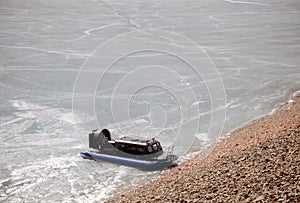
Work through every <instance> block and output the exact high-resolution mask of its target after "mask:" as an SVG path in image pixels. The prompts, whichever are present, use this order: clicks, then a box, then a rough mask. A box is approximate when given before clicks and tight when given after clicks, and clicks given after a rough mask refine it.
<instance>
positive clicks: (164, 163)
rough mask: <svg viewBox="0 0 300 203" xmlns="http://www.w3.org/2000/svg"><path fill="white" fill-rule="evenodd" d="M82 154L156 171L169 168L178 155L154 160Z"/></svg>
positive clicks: (95, 158) (90, 157) (85, 156)
mask: <svg viewBox="0 0 300 203" xmlns="http://www.w3.org/2000/svg"><path fill="white" fill-rule="evenodd" d="M80 155H81V156H82V157H83V158H87V159H92V160H99V161H107V162H110V163H114V164H120V165H125V166H130V167H134V168H138V169H142V170H148V171H155V170H162V169H165V168H168V167H170V166H172V165H173V162H174V161H175V160H177V156H175V155H172V156H169V157H168V158H165V159H152V160H143V159H134V158H128V157H122V156H114V155H110V154H101V153H94V152H89V151H85V152H80Z"/></svg>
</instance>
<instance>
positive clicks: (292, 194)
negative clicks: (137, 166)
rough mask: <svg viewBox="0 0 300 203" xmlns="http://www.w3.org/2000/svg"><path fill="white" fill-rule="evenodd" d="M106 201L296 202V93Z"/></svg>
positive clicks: (299, 189) (299, 150) (299, 118)
mask: <svg viewBox="0 0 300 203" xmlns="http://www.w3.org/2000/svg"><path fill="white" fill-rule="evenodd" d="M108 202H300V97H297V98H295V103H294V104H293V105H292V106H291V107H288V108H285V109H283V110H281V111H280V112H277V113H276V114H274V115H272V116H267V117H265V118H263V119H260V120H258V121H256V122H253V123H252V124H250V125H248V126H246V127H244V128H242V129H239V130H236V131H235V132H233V133H232V134H231V135H230V136H229V137H227V138H226V139H224V140H222V141H220V142H219V143H218V144H216V145H215V146H214V147H213V148H212V149H211V150H210V151H208V152H207V153H204V154H200V155H198V156H196V157H194V158H193V159H191V160H189V161H187V162H185V163H183V164H181V165H180V166H178V167H176V168H174V169H172V171H171V172H170V173H167V174H165V175H163V176H161V177H160V178H159V179H157V180H155V181H152V182H149V183H147V184H146V185H144V186H141V187H139V188H137V189H134V190H132V191H129V192H127V193H125V194H123V195H121V196H118V197H116V198H114V199H111V200H109V201H108Z"/></svg>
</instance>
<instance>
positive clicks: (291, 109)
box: [107, 91, 300, 202]
mask: <svg viewBox="0 0 300 203" xmlns="http://www.w3.org/2000/svg"><path fill="white" fill-rule="evenodd" d="M299 93H300V91H295V92H294V93H293V94H291V96H290V97H289V99H288V100H287V101H286V102H284V103H281V104H279V105H280V106H281V108H279V109H278V110H275V111H274V112H273V114H271V115H266V116H264V117H262V118H259V119H256V120H253V121H251V122H250V123H248V124H245V126H241V127H240V128H238V129H235V130H234V131H232V133H230V135H229V136H226V137H224V138H223V139H221V140H220V141H219V142H217V143H216V144H215V145H214V146H213V147H211V148H210V149H208V150H207V151H206V152H201V153H199V154H198V155H196V156H195V157H193V158H191V159H190V160H187V161H185V162H184V163H182V164H181V165H179V166H178V167H176V168H174V169H172V170H171V171H170V172H169V173H166V174H163V175H161V176H160V177H159V178H158V179H155V180H154V181H151V182H148V183H146V184H145V185H142V186H140V187H138V188H135V189H133V190H131V191H128V192H125V193H124V194H122V195H121V196H117V197H115V198H113V199H110V200H108V201H107V202H128V201H129V202H139V201H140V202H147V201H153V200H155V201H159V199H155V198H156V197H158V196H159V197H163V198H162V199H161V200H160V201H162V202H163V201H165V200H166V199H168V201H171V200H172V198H176V199H177V198H179V199H177V200H178V201H179V200H180V201H187V199H186V198H182V197H181V196H182V194H183V193H184V194H188V195H187V196H193V194H197V191H194V190H192V189H193V188H194V187H196V186H199V185H201V184H205V181H204V183H202V180H201V179H199V180H198V181H199V182H196V183H195V181H194V180H193V179H192V177H194V176H195V174H196V173H197V174H198V173H200V172H201V171H202V170H203V171H207V170H208V169H209V168H211V167H216V166H218V165H220V163H222V161H224V160H227V161H228V162H230V161H231V160H233V159H235V158H236V157H237V156H239V155H240V154H243V153H246V152H245V151H247V150H249V149H251V148H255V147H256V148H257V147H259V146H261V145H264V143H266V142H268V141H269V140H272V139H274V138H276V137H278V136H280V135H281V134H285V133H287V132H289V131H291V130H294V131H295V132H296V133H298V132H299V131H300V130H299V129H300V113H299V112H300V96H299ZM291 99H293V101H291ZM296 138H297V137H296ZM296 138H295V139H296ZM270 142H274V143H275V142H276V140H273V141H270ZM255 150H256V151H257V149H254V152H253V153H255V152H256V151H255ZM248 156H250V155H248ZM248 158H249V157H247V156H246V158H245V160H247V159H248ZM296 158H297V160H296V161H299V165H300V160H298V157H296ZM299 159H300V158H299ZM252 161H253V160H252ZM242 162H243V161H242ZM254 162H255V160H254ZM246 163H247V162H246ZM214 170H216V171H218V169H214ZM249 170H250V171H251V170H254V169H253V168H252V169H251V167H250V168H249ZM297 170H299V167H298V169H297ZM209 173H210V175H209V176H213V175H214V171H209V172H208V174H209ZM270 175H272V174H270ZM298 178H299V181H300V177H298ZM183 179H186V180H185V181H183V182H182V180H183ZM223 179H224V177H223ZM229 180H230V178H228V179H224V180H223V182H224V181H225V182H226V181H229ZM206 181H207V180H206ZM208 182H209V181H208ZM173 186H177V187H176V189H175V190H174V189H173ZM223 186H224V185H223ZM224 187H226V185H225V186H224ZM297 187H298V186H297ZM187 188H189V189H191V190H192V191H194V192H193V194H190V192H189V189H188V190H187ZM206 189H207V190H209V188H206ZM296 189H297V188H296ZM298 190H300V186H299V188H298ZM298 190H297V191H298ZM215 193H216V194H217V193H218V192H217V191H215ZM297 194H298V195H299V196H300V193H297ZM168 197H172V198H168ZM200 197H201V198H200ZM258 197H259V198H258ZM258 197H256V199H257V198H258V200H259V201H260V199H261V198H262V200H263V199H264V198H265V196H263V197H262V195H260V196H258ZM153 198H154V199H153ZM199 198H200V199H201V201H212V200H214V201H217V199H205V198H204V197H202V196H201V195H200V196H199ZM199 198H197V199H198V200H200V199H199ZM203 198H204V199H203ZM249 198H250V197H249ZM249 198H248V200H249ZM190 200H192V199H190ZM223 200H224V199H223ZM228 200H230V199H227V201H228ZM239 200H243V198H242V199H239ZM244 200H247V198H244ZM251 200H252V201H254V200H255V198H252V199H251ZM269 200H271V201H272V200H275V199H272V198H271V199H269ZM299 201H300V199H299Z"/></svg>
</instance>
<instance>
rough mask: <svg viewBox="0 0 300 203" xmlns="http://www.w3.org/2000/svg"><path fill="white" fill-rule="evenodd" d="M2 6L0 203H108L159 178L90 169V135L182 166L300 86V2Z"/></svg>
mask: <svg viewBox="0 0 300 203" xmlns="http://www.w3.org/2000/svg"><path fill="white" fill-rule="evenodd" d="M0 5H1V6H0V18H1V21H0V25H1V29H0V59H1V60H0V86H1V88H0V93H1V98H0V148H1V152H2V153H1V155H0V170H1V172H0V201H6V202H23V201H26V202H37V201H49V202H56V201H63V202H72V201H73V202H93V201H95V200H104V199H106V198H108V197H111V196H113V195H115V194H117V193H120V192H122V191H126V190H128V189H129V188H131V187H133V186H136V185H138V184H140V183H141V182H143V180H145V179H148V180H149V179H151V178H154V177H155V176H156V175H157V174H159V173H160V172H144V171H139V170H136V169H131V168H127V167H123V166H115V165H112V164H109V163H96V162H92V161H87V160H83V159H82V158H81V157H80V156H79V152H80V151H82V150H85V149H86V147H87V133H88V132H89V131H90V130H91V129H94V128H104V127H106V128H109V129H111V130H112V135H113V137H117V136H120V135H133V136H139V137H157V138H158V139H159V140H160V141H161V142H162V144H163V146H164V147H170V146H172V145H173V144H174V145H175V148H174V151H175V153H176V154H178V155H180V157H181V159H182V160H183V159H184V158H185V157H188V155H189V153H190V152H191V151H195V150H197V151H199V150H202V149H204V148H206V147H208V146H210V145H212V144H213V143H214V142H215V141H217V140H218V139H220V137H221V136H224V135H226V134H227V133H228V132H230V131H232V130H233V129H235V128H237V127H239V126H241V125H242V124H244V123H245V122H248V121H250V120H253V119H255V118H257V117H260V116H263V115H266V114H268V113H270V112H272V111H273V110H274V109H277V108H280V105H281V103H282V102H284V101H287V99H288V97H289V95H290V94H291V91H293V90H296V89H297V88H298V87H299V86H300V84H299V78H300V69H299V65H300V59H299V55H300V22H299V20H298V19H300V4H299V3H298V2H297V1H284V2H281V1H257V2H254V1H235V0H224V1H221V0H213V1H177V0H176V1H172V4H170V1H164V0H163V1H161V0H160V1H156V0H154V1H151V2H150V1H149V2H148V1H134V0H130V1H126V4H125V2H123V1H113V0H112V1H71V0H67V1H63V2H61V1H47V0H45V1H26V2H24V1H6V2H5V1H2V2H1V3H0ZM293 88H294V89H293ZM291 89H292V90H291Z"/></svg>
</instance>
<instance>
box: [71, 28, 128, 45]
mask: <svg viewBox="0 0 300 203" xmlns="http://www.w3.org/2000/svg"><path fill="white" fill-rule="evenodd" d="M115 25H119V26H120V25H123V24H117V23H115V24H109V25H104V26H100V27H96V28H91V29H88V30H86V31H84V35H82V36H81V37H77V38H75V39H70V40H65V41H66V42H74V41H77V40H80V39H83V38H85V37H87V36H89V35H91V32H94V31H96V30H102V29H104V28H107V27H112V26H115Z"/></svg>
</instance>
